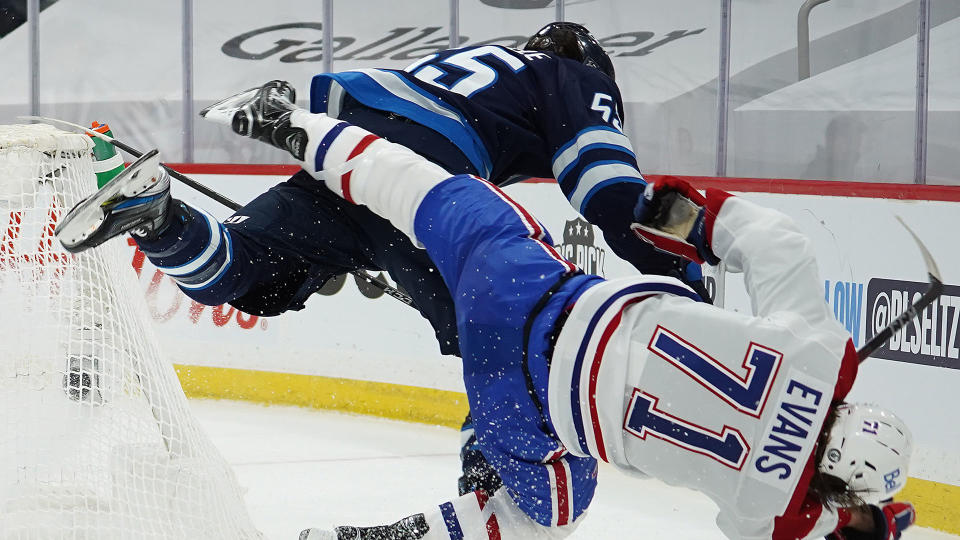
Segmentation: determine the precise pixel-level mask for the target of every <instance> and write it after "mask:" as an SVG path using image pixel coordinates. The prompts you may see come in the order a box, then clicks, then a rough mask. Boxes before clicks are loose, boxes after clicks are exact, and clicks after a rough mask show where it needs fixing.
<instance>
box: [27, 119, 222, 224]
mask: <svg viewBox="0 0 960 540" xmlns="http://www.w3.org/2000/svg"><path fill="white" fill-rule="evenodd" d="M17 118H19V119H23V120H35V121H38V122H50V123H53V124H61V125H63V126H69V127H72V128H75V129H79V130H83V131H84V132H86V133H87V135H91V136H94V137H97V138H99V139H103V140H105V141H107V142H108V143H110V144H112V145H114V146H116V147H117V148H119V149H120V150H123V151H124V152H126V153H128V154H130V155H131V156H133V157H135V158H140V157H141V156H143V152H140V151H138V150H136V149H134V148H133V147H131V146H129V145H127V144H124V143H123V142H120V141H118V140H116V139H114V138H113V137H111V136H109V135H105V134H103V133H100V132H99V131H94V130H92V129H90V128H87V127H83V126H81V125H79V124H74V123H73V122H67V121H66V120H59V119H57V118H47V117H45V116H18V117H17ZM160 166H161V167H163V168H164V169H165V170H166V171H167V172H168V173H169V174H170V176H172V177H173V178H176V179H177V180H179V181H181V182H183V183H184V184H186V185H188V186H190V187H192V188H193V189H195V190H197V191H199V192H200V193H203V194H204V195H206V196H207V197H210V198H211V199H213V200H215V201H217V202H218V203H220V204H222V205H224V206H226V207H227V208H230V209H231V210H237V209H238V208H240V205H239V204H237V203H235V202H233V201H232V200H230V199H228V198H227V197H225V196H223V195H221V194H219V193H217V192H216V191H213V190H212V189H210V188H208V187H207V186H205V185H203V184H201V183H200V182H197V181H196V180H194V179H192V178H190V177H189V176H186V175H183V174H180V173H179V172H177V171H175V170H173V169H171V168H170V167H168V166H167V165H166V164H165V163H161V164H160Z"/></svg>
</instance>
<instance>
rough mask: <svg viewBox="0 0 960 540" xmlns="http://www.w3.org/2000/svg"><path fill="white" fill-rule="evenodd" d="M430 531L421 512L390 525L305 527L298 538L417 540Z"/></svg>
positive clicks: (319, 539)
mask: <svg viewBox="0 0 960 540" xmlns="http://www.w3.org/2000/svg"><path fill="white" fill-rule="evenodd" d="M429 531H430V526H429V525H427V521H426V518H425V517H424V516H423V514H414V515H412V516H407V517H405V518H403V519H401V520H400V521H398V522H396V523H394V524H392V525H381V526H379V527H349V526H344V527H337V528H336V529H334V530H332V531H329V530H322V529H306V530H304V531H303V532H301V533H300V540H417V539H418V538H423V537H424V536H426V534H427V533H428V532H429Z"/></svg>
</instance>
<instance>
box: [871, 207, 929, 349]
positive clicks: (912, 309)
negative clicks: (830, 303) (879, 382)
mask: <svg viewBox="0 0 960 540" xmlns="http://www.w3.org/2000/svg"><path fill="white" fill-rule="evenodd" d="M897 221H899V222H900V224H901V225H903V227H904V228H905V229H907V232H908V233H910V236H912V237H913V240H914V242H916V243H917V247H919V248H920V253H921V254H923V262H924V263H925V264H926V265H927V278H928V280H929V281H930V287H929V288H927V290H926V292H924V293H923V295H922V296H921V297H920V298H919V299H918V300H917V301H916V302H914V303H913V304H910V305H909V306H907V309H906V311H904V312H903V313H901V314H900V316H899V317H897V318H896V319H894V320H893V321H891V322H890V324H888V325H887V327H886V328H884V329H883V330H881V331H880V332H878V333H877V335H875V336H873V337H872V338H870V341H868V342H867V343H865V344H864V345H863V347H860V349H859V350H858V351H857V360H859V361H860V362H863V361H864V360H866V359H867V357H868V356H870V354H871V353H873V352H874V351H876V350H877V349H879V348H880V347H882V346H883V344H884V343H886V342H887V340H889V339H890V338H891V337H893V334H894V332H898V331H899V330H900V329H901V328H903V327H904V326H906V325H907V323H909V322H910V321H912V320H913V319H914V318H915V317H916V316H917V315H919V314H920V313H921V312H922V311H923V310H924V309H926V307H927V306H929V305H930V304H931V303H933V301H934V300H936V299H937V298H939V297H940V294H941V293H943V281H941V278H940V269H939V268H937V263H936V261H934V260H933V256H932V255H930V251H928V250H927V247H926V246H925V245H923V242H921V241H920V237H918V236H917V235H916V233H914V232H913V230H911V229H910V227H908V226H907V224H906V223H905V222H904V221H903V220H902V219H900V216H897Z"/></svg>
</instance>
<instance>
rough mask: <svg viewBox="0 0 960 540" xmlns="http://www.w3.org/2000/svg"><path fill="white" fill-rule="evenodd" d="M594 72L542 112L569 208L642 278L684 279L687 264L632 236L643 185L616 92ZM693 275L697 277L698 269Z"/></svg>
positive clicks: (564, 88) (572, 82) (575, 80)
mask: <svg viewBox="0 0 960 540" xmlns="http://www.w3.org/2000/svg"><path fill="white" fill-rule="evenodd" d="M592 71H595V70H592V68H588V71H587V72H586V74H583V75H582V76H580V77H571V78H570V79H569V80H567V81H565V82H562V83H561V84H560V88H559V89H558V90H557V92H556V94H557V95H559V96H561V97H562V104H560V103H554V104H552V106H549V107H542V109H543V111H544V113H545V117H544V120H543V122H544V123H545V126H544V132H545V133H546V134H547V135H546V138H547V142H548V145H549V146H550V147H551V149H552V151H553V156H552V158H551V166H552V169H553V174H554V177H555V178H556V179H557V183H558V184H559V185H560V189H561V190H562V191H563V194H564V196H565V197H566V198H567V201H569V203H570V205H571V206H572V207H573V208H574V210H576V211H577V212H579V213H580V214H581V215H583V217H584V218H586V219H587V221H589V222H590V223H593V224H594V225H596V226H598V227H599V228H600V230H601V231H603V237H604V240H606V242H607V244H608V245H609V246H610V248H611V249H612V250H613V252H614V253H615V254H616V255H617V256H618V257H620V258H621V259H624V260H626V261H628V262H630V264H632V265H633V266H634V267H636V268H637V269H638V270H640V271H641V272H643V273H650V274H660V275H677V274H682V273H683V272H684V271H685V269H686V267H687V263H686V261H684V260H682V259H681V258H679V257H677V256H674V255H672V254H668V253H664V252H661V251H656V250H655V249H653V247H652V246H650V245H649V244H647V243H645V242H643V241H641V240H640V239H638V238H637V237H636V236H635V235H634V234H633V233H632V232H631V230H630V225H631V223H632V222H633V208H634V206H635V205H636V203H637V201H638V200H639V199H640V198H641V197H642V195H643V192H644V188H645V187H646V185H647V182H646V180H645V179H644V178H643V175H642V174H641V173H640V168H639V166H638V165H637V157H636V154H635V153H634V151H633V144H632V143H631V142H630V139H629V138H628V137H627V136H626V135H625V134H624V133H623V131H622V121H621V118H622V111H623V106H622V104H621V101H620V94H619V91H618V90H617V88H616V86H615V85H614V83H613V82H612V81H610V80H609V79H607V78H606V76H604V75H602V74H600V73H591V72H592ZM558 107H559V108H560V111H559V112H558V110H557V108H558ZM695 270H696V271H697V274H699V268H695ZM679 277H685V276H683V275H680V276H679ZM693 279H698V277H695V278H693Z"/></svg>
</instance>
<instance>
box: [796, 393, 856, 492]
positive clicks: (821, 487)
mask: <svg viewBox="0 0 960 540" xmlns="http://www.w3.org/2000/svg"><path fill="white" fill-rule="evenodd" d="M840 405H842V402H835V403H833V405H832V406H831V407H830V410H829V411H827V417H826V419H825V420H824V421H823V429H821V430H820V437H819V438H818V439H817V448H816V451H815V452H814V457H813V462H814V463H820V462H821V461H822V459H823V453H824V452H825V451H826V448H827V441H828V440H829V438H830V430H831V429H832V428H833V424H834V423H836V421H837V418H838V415H837V407H839V406H840ZM807 493H810V494H811V495H813V496H814V497H816V498H817V499H818V500H819V501H820V503H821V504H823V505H824V506H826V507H828V508H856V507H863V506H866V503H865V502H863V498H861V497H860V493H859V492H858V491H857V490H854V489H852V488H851V487H850V485H849V484H847V483H846V482H844V481H843V480H841V479H839V478H837V477H836V476H833V475H832V474H827V473H825V472H823V471H821V470H820V468H819V467H817V469H816V470H815V471H814V473H813V477H812V478H811V479H810V486H809V487H808V488H807Z"/></svg>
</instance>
